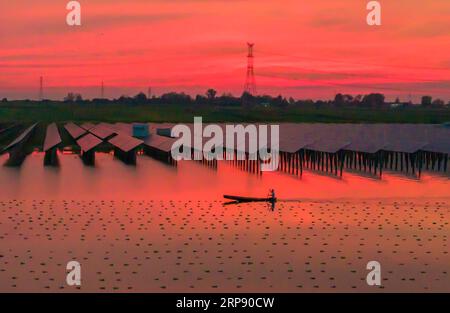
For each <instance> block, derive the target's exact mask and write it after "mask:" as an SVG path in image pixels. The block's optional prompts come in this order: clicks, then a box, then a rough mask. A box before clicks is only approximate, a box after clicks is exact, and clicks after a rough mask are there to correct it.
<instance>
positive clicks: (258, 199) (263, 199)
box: [223, 195, 277, 202]
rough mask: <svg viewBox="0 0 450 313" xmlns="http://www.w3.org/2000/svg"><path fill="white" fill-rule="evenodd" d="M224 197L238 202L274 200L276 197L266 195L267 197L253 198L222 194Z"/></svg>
mask: <svg viewBox="0 0 450 313" xmlns="http://www.w3.org/2000/svg"><path fill="white" fill-rule="evenodd" d="M223 197H224V198H225V199H228V200H234V201H238V202H276V201H277V198H274V197H267V198H254V197H241V196H230V195H223Z"/></svg>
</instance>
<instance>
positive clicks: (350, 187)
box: [0, 153, 450, 209]
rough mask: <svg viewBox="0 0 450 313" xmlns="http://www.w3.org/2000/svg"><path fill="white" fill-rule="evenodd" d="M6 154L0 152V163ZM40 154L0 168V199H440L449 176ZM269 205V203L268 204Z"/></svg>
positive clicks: (446, 195) (145, 158)
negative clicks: (270, 194)
mask: <svg viewBox="0 0 450 313" xmlns="http://www.w3.org/2000/svg"><path fill="white" fill-rule="evenodd" d="M6 158H7V156H1V158H0V162H1V163H2V164H3V163H4V162H5V161H6ZM43 158H44V155H43V154H42V153H33V154H32V155H30V156H28V157H27V158H26V160H25V162H24V163H23V164H22V166H21V167H19V168H9V167H4V166H1V167H0V186H2V188H0V197H1V198H3V199H92V200H102V199H120V200H130V199H142V200H145V199H162V200H163V199H174V200H199V199H202V200H219V199H220V200H222V196H223V194H237V195H246V196H254V197H264V196H265V195H267V191H268V190H270V189H272V188H274V189H275V190H276V191H277V197H278V198H279V199H282V200H284V201H285V200H307V199H338V198H344V199H345V198H356V199H366V198H402V197H407V198H445V197H450V195H449V190H450V188H449V187H450V180H449V179H448V178H447V177H439V176H434V175H429V174H426V173H425V174H424V175H423V176H422V178H421V179H420V180H413V179H409V178H407V177H404V176H400V175H399V176H395V175H393V174H390V173H386V175H384V176H383V178H382V179H381V180H380V179H369V178H367V177H362V176H358V175H356V174H352V173H345V175H344V177H343V178H342V179H339V180H337V179H335V178H332V177H328V176H323V175H317V174H314V173H310V172H307V171H305V172H304V173H303V176H302V177H301V178H299V177H295V176H290V175H287V174H282V173H278V172H273V173H268V172H266V173H264V174H263V175H261V176H259V175H253V174H248V173H246V172H244V171H241V170H239V169H236V168H234V167H232V166H231V165H229V164H227V163H224V162H219V165H218V167H217V169H212V168H208V167H206V166H203V165H202V164H199V163H196V162H180V163H179V165H178V166H177V167H173V166H170V165H166V164H164V163H161V162H159V161H157V160H154V159H152V158H150V157H147V156H138V161H137V165H136V166H135V167H130V166H126V165H125V164H123V163H122V162H121V161H120V160H118V159H115V158H114V156H112V155H111V154H105V153H97V156H96V165H95V167H87V166H85V165H83V163H82V162H81V160H80V158H79V156H77V155H70V154H62V153H61V154H59V161H60V166H59V167H56V168H54V167H44V166H43ZM274 209H275V207H274Z"/></svg>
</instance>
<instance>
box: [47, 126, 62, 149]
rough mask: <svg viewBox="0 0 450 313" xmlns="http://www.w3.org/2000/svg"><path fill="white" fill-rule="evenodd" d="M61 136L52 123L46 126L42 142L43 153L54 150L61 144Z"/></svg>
mask: <svg viewBox="0 0 450 313" xmlns="http://www.w3.org/2000/svg"><path fill="white" fill-rule="evenodd" d="M61 142H62V141H61V136H60V135H59V131H58V126H56V124H55V123H52V124H50V125H48V126H47V133H46V135H45V140H44V152H47V151H48V150H50V149H52V148H54V147H55V146H57V145H59V144H60V143H61Z"/></svg>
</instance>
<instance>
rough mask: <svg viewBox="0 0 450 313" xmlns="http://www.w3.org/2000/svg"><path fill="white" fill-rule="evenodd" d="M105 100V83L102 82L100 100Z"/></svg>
mask: <svg viewBox="0 0 450 313" xmlns="http://www.w3.org/2000/svg"><path fill="white" fill-rule="evenodd" d="M104 98H105V84H104V83H103V80H102V88H101V97H100V99H104Z"/></svg>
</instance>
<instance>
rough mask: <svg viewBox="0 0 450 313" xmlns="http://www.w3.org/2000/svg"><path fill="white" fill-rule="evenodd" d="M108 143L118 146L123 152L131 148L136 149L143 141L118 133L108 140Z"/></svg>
mask: <svg viewBox="0 0 450 313" xmlns="http://www.w3.org/2000/svg"><path fill="white" fill-rule="evenodd" d="M109 143H110V144H112V145H113V146H115V147H117V148H119V149H120V150H122V151H123V152H129V151H131V150H133V149H136V148H137V147H139V146H140V145H141V144H143V143H144V142H143V141H142V140H139V139H136V138H134V137H131V136H128V135H125V134H119V135H117V136H115V137H113V138H111V139H110V140H109Z"/></svg>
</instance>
